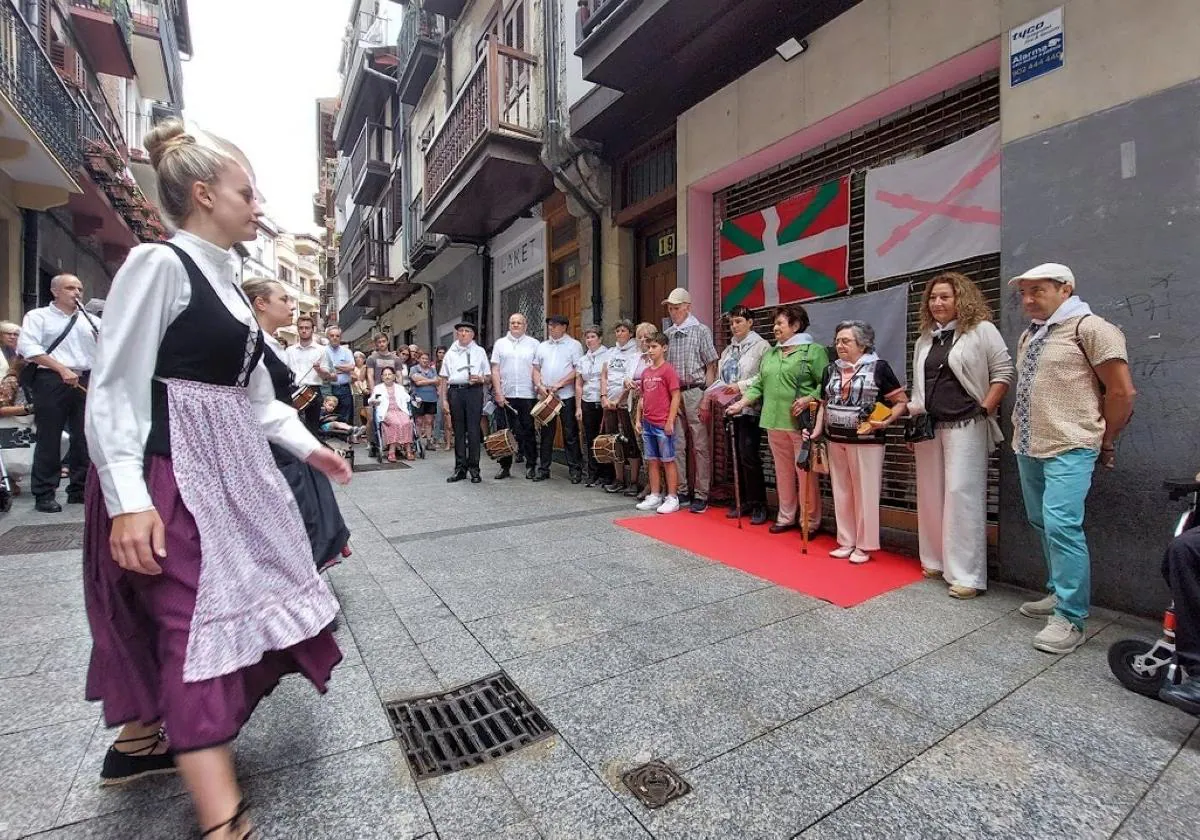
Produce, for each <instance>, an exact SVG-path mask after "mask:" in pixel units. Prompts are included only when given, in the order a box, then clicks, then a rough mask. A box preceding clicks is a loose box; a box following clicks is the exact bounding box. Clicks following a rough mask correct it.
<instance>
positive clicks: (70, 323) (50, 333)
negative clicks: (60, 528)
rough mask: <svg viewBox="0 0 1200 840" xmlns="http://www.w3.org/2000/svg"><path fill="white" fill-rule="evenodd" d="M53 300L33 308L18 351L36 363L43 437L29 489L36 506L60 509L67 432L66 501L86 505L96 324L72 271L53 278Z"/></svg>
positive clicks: (36, 393)
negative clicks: (88, 398)
mask: <svg viewBox="0 0 1200 840" xmlns="http://www.w3.org/2000/svg"><path fill="white" fill-rule="evenodd" d="M50 294H51V296H52V297H53V298H54V300H53V301H52V302H51V303H50V305H49V306H43V307H40V308H38V309H33V310H30V311H29V312H28V313H27V314H26V315H25V321H24V323H23V324H22V325H21V335H20V338H19V339H18V343H17V353H18V354H19V355H21V356H23V357H24V358H25V362H26V364H29V365H36V366H37V369H36V370H35V371H34V374H33V385H32V389H31V390H32V392H33V416H34V422H35V423H36V425H37V432H38V439H37V445H36V447H35V448H34V450H33V469H32V470H31V471H30V480H29V487H30V490H32V491H33V497H34V499H35V505H34V507H35V508H36V509H37V510H39V511H41V512H42V513H58V512H59V511H61V510H62V506H61V505H60V504H59V503H58V501H57V500H56V499H55V498H54V496H55V493H56V492H57V491H58V484H59V482H60V481H61V479H62V457H61V447H62V434H63V432H64V431H66V432H67V434H68V435H69V436H70V439H71V442H70V447H69V448H68V449H67V461H66V463H67V469H68V471H69V475H70V477H69V479H68V483H67V503H68V504H83V483H84V480H85V479H86V478H87V471H88V463H89V461H88V453H87V443H86V441H85V440H84V436H83V403H84V396H85V394H86V393H87V392H86V387H87V380H88V374H89V373H90V372H91V368H92V362H93V360H94V359H95V358H96V338H97V333H96V326H95V323H96V322H95V321H94V320H93V317H92V316H89V315H87V314H86V313H84V312H82V311H81V307H80V303H79V301H80V299H81V297H82V295H83V284H82V283H81V282H80V281H79V278H78V277H76V276H74V275H73V274H60V275H58V276H57V277H55V278H54V279H53V280H51V281H50Z"/></svg>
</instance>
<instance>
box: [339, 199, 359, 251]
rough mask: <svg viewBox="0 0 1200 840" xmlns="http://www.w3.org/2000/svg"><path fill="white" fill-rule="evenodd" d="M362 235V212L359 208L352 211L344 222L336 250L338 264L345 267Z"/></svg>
mask: <svg viewBox="0 0 1200 840" xmlns="http://www.w3.org/2000/svg"><path fill="white" fill-rule="evenodd" d="M362 233H363V221H362V212H361V210H360V208H358V207H355V208H354V211H353V212H352V213H351V214H350V218H349V219H347V220H346V227H345V228H344V229H343V230H342V244H341V247H339V248H338V262H339V263H340V264H341V265H346V263H347V261H348V260H349V259H350V255H351V254H353V253H354V249H355V248H357V247H358V241H359V239H361V238H362Z"/></svg>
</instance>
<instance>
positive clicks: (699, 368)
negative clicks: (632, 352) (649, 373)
mask: <svg viewBox="0 0 1200 840" xmlns="http://www.w3.org/2000/svg"><path fill="white" fill-rule="evenodd" d="M689 322H690V323H689ZM667 335H668V336H669V337H670V341H671V343H670V344H668V345H667V361H668V362H670V363H671V367H673V368H675V372H676V373H677V374H679V381H680V383H681V384H682V387H684V388H686V387H687V386H689V385H701V386H702V385H704V384H705V383H704V368H705V367H706V366H707V365H710V364H712V363H713V362H715V361H716V360H717V359H718V358H720V357H719V356H718V355H717V348H716V346H715V345H714V344H713V335H712V330H710V329H709V328H708V327H706V326H704V324H701V323H700V322H699V321H696V320H695V319H694V318H689V319H688V321H684V325H683V326H674V325H672V326H670V327H667Z"/></svg>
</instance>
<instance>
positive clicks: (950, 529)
mask: <svg viewBox="0 0 1200 840" xmlns="http://www.w3.org/2000/svg"><path fill="white" fill-rule="evenodd" d="M991 318H992V313H991V310H990V309H989V308H988V305H987V303H986V302H985V301H984V299H983V295H982V294H980V292H979V288H978V287H977V286H976V285H975V284H974V283H972V282H971V280H969V279H968V278H967V277H965V276H963V275H962V274H959V273H957V272H945V273H943V274H939V275H937V276H936V277H934V278H933V279H932V280H930V281H929V283H928V284H927V285H926V286H925V293H924V295H923V296H922V298H921V336H920V338H918V339H917V343H916V346H915V347H914V349H913V368H912V369H913V389H912V400H911V401H910V402H909V404H908V411H909V414H910V415H913V416H916V415H918V414H921V413H928V414H929V415H930V416H931V417H932V419H933V427H934V438H933V440H929V441H924V442H922V443H918V444H915V445H914V447H913V449H914V451H915V454H916V462H917V535H918V541H919V550H920V555H921V566H922V568H923V569H924V571H925V577H928V578H936V577H940V578H944V579H945V581H946V582H947V583H949V584H950V596H951V597H952V598H974V597H975V596H976V595H978V594H979V592H981V591H982V590H984V589H986V588H987V469H988V456H989V455H990V453H991V452H992V450H993V449H994V448H995V446H996V444H997V443H999V441H1000V440H1001V439H1002V438H1001V434H1000V425H999V423H997V422H996V411H997V409H998V408H999V406H1000V401H1001V400H1003V399H1004V394H1005V392H1006V391H1008V386H1009V383H1011V382H1012V379H1013V363H1012V358H1011V357H1010V356H1009V353H1008V348H1007V347H1005V346H1004V339H1003V338H1001V337H1000V331H999V330H997V329H996V327H995V325H994V324H992V321H991Z"/></svg>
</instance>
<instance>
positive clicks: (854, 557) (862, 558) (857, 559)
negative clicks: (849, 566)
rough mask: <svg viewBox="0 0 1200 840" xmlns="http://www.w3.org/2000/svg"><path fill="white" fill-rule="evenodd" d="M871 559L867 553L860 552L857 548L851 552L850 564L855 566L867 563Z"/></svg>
mask: <svg viewBox="0 0 1200 840" xmlns="http://www.w3.org/2000/svg"><path fill="white" fill-rule="evenodd" d="M870 559H871V555H870V554H867V552H865V551H859V550H858V549H857V548H856V549H854V551H851V552H850V562H851V563H854V564H856V565H857V564H860V563H866V562H867V561H868V560H870Z"/></svg>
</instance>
